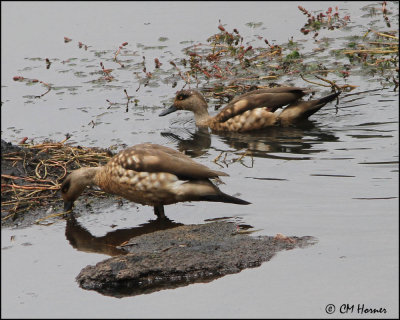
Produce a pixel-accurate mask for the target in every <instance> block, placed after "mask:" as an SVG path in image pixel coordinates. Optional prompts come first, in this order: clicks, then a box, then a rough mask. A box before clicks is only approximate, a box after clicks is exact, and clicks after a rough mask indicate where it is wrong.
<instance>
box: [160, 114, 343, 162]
mask: <svg viewBox="0 0 400 320" xmlns="http://www.w3.org/2000/svg"><path fill="white" fill-rule="evenodd" d="M184 130H185V131H186V132H188V133H189V135H190V138H189V139H183V138H181V137H180V136H178V135H177V134H176V133H173V132H163V133H161V135H162V136H164V137H168V138H169V139H170V140H173V141H175V142H177V144H178V148H179V150H180V151H182V152H185V153H187V154H189V155H191V156H192V157H198V156H200V155H202V154H203V153H205V152H206V151H207V149H208V148H209V147H210V145H211V137H210V133H209V131H208V128H196V129H195V131H194V132H193V133H192V132H190V131H189V130H188V129H184ZM213 134H216V135H218V136H219V137H220V141H222V142H224V143H225V144H226V145H227V146H229V147H230V148H234V149H235V150H243V149H244V150H247V151H249V152H251V155H252V156H254V157H260V158H277V159H284V160H293V159H303V160H304V159H309V157H296V158H294V157H293V156H288V157H285V156H282V155H279V156H278V155H273V153H280V154H282V153H287V154H298V155H303V154H312V153H316V152H322V151H325V150H323V149H315V148H313V146H314V145H315V144H319V143H323V142H326V141H338V140H339V138H338V137H336V136H335V135H334V134H333V133H331V132H322V131H321V130H320V129H319V128H317V127H315V125H314V124H313V122H312V121H309V120H308V121H305V122H303V123H301V124H299V125H297V126H296V127H286V128H282V127H268V128H265V129H263V130H258V131H254V132H246V133H240V132H225V131H223V132H213Z"/></svg>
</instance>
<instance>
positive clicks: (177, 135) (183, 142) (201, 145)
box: [161, 128, 211, 158]
mask: <svg viewBox="0 0 400 320" xmlns="http://www.w3.org/2000/svg"><path fill="white" fill-rule="evenodd" d="M208 130H209V129H208V128H196V129H195V131H194V132H192V131H191V130H189V129H186V128H183V129H177V130H176V131H175V132H161V135H162V136H163V137H165V138H167V139H168V140H170V141H172V142H174V143H176V144H177V148H178V150H179V151H180V152H183V153H185V154H187V155H188V156H190V157H193V158H196V157H200V156H202V155H203V154H204V153H206V152H207V150H208V149H209V148H210V146H211V135H210V133H209V132H208ZM182 135H184V136H189V138H186V139H185V138H182Z"/></svg>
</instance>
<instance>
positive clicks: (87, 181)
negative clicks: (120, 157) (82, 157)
mask: <svg viewBox="0 0 400 320" xmlns="http://www.w3.org/2000/svg"><path fill="white" fill-rule="evenodd" d="M98 169H99V168H80V169H77V170H74V171H72V172H71V173H70V174H69V175H68V176H67V178H66V179H65V180H64V181H63V183H62V184H61V196H62V198H63V200H64V210H65V211H68V210H71V209H72V207H73V205H74V202H75V200H76V199H78V197H79V196H80V195H81V194H82V192H83V191H84V190H85V188H86V187H87V186H90V185H94V184H95V182H94V178H95V175H96V172H97V171H98Z"/></svg>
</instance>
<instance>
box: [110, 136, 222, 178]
mask: <svg viewBox="0 0 400 320" xmlns="http://www.w3.org/2000/svg"><path fill="white" fill-rule="evenodd" d="M115 161H118V162H119V164H120V165H121V166H122V167H123V168H125V169H130V170H135V171H139V172H168V173H172V174H174V175H176V176H178V178H179V179H181V180H193V179H208V178H216V177H218V176H228V174H227V173H225V172H222V171H217V170H212V169H210V168H208V167H207V166H205V165H202V164H200V163H198V162H196V161H194V160H192V158H190V157H188V156H186V155H185V154H183V153H181V152H179V151H176V150H174V149H171V148H168V147H165V146H161V145H158V144H150V143H145V144H139V145H136V146H133V147H130V148H127V149H125V150H123V151H121V152H120V153H119V154H117V155H116V156H115Z"/></svg>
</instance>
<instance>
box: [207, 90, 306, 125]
mask: <svg viewBox="0 0 400 320" xmlns="http://www.w3.org/2000/svg"><path fill="white" fill-rule="evenodd" d="M310 92H312V91H310V90H309V89H307V88H300V87H276V88H266V89H258V90H254V91H250V92H246V93H244V94H242V95H240V96H238V97H236V98H234V99H233V100H232V101H231V102H229V103H228V104H227V105H226V106H225V107H224V108H223V109H222V110H221V111H220V112H219V113H218V115H216V116H215V119H216V120H217V121H218V122H225V121H226V120H228V119H229V118H231V117H234V116H237V115H239V114H242V113H243V112H245V111H247V110H251V109H255V108H262V107H268V108H269V109H270V110H271V112H274V111H275V110H276V109H278V108H279V107H282V106H285V105H287V104H290V103H293V102H295V101H297V100H299V99H300V98H302V97H303V96H305V95H306V94H307V93H310Z"/></svg>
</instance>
